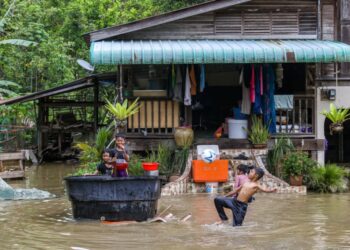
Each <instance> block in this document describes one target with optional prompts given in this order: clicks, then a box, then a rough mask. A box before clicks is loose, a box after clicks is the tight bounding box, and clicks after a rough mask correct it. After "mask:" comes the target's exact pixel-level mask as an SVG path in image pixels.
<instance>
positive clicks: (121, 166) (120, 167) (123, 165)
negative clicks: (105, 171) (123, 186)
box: [115, 162, 129, 171]
mask: <svg viewBox="0 0 350 250" xmlns="http://www.w3.org/2000/svg"><path fill="white" fill-rule="evenodd" d="M115 165H116V167H117V170H119V171H120V170H125V169H127V168H128V165H129V164H128V163H127V162H123V163H116V164H115Z"/></svg>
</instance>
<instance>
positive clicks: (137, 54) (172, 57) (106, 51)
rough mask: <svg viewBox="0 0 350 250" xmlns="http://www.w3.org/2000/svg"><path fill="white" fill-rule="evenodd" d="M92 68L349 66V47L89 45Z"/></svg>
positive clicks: (289, 43)
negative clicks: (124, 66)
mask: <svg viewBox="0 0 350 250" xmlns="http://www.w3.org/2000/svg"><path fill="white" fill-rule="evenodd" d="M90 56H91V57H90V59H91V63H92V64H94V65H98V64H100V65H115V64H192V63H194V64H201V63H206V64H210V63H330V62H350V45H347V44H345V43H341V42H336V41H323V40H322V41H321V40H179V41H173V40H171V41H166V40H158V41H153V40H152V41H101V42H93V43H92V44H91V47H90Z"/></svg>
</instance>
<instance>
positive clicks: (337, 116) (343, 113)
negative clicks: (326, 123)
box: [321, 103, 350, 125]
mask: <svg viewBox="0 0 350 250" xmlns="http://www.w3.org/2000/svg"><path fill="white" fill-rule="evenodd" d="M321 114H322V115H324V116H325V117H326V118H328V119H329V120H330V121H331V122H332V123H334V124H337V125H342V124H343V122H345V121H347V120H349V119H350V113H349V109H345V108H337V107H336V106H335V105H334V104H333V103H331V104H330V105H329V111H327V110H323V111H322V112H321Z"/></svg>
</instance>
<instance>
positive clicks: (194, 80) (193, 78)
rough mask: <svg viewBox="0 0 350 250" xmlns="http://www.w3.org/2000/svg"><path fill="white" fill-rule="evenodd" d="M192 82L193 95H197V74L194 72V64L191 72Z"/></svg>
mask: <svg viewBox="0 0 350 250" xmlns="http://www.w3.org/2000/svg"><path fill="white" fill-rule="evenodd" d="M190 80H191V95H197V80H196V72H195V70H194V65H193V64H192V66H191V70H190Z"/></svg>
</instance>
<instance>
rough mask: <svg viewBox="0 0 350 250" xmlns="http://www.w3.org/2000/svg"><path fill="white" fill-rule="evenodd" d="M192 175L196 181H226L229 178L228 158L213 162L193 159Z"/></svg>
mask: <svg viewBox="0 0 350 250" xmlns="http://www.w3.org/2000/svg"><path fill="white" fill-rule="evenodd" d="M192 177H193V181H194V182H226V181H227V178H228V160H216V161H214V162H212V163H206V162H204V161H202V160H193V161H192Z"/></svg>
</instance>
